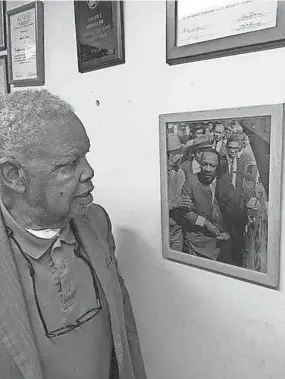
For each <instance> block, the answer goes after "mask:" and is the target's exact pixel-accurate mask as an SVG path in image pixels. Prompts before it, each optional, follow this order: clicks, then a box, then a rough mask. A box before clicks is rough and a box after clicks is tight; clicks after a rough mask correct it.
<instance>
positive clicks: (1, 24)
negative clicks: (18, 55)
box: [0, 1, 6, 50]
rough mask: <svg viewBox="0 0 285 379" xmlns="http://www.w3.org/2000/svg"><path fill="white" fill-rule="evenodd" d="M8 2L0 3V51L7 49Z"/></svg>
mask: <svg viewBox="0 0 285 379" xmlns="http://www.w3.org/2000/svg"><path fill="white" fill-rule="evenodd" d="M5 10H6V2H5V1H0V50H5V49H6V22H5V21H6V19H5Z"/></svg>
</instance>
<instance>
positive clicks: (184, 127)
mask: <svg viewBox="0 0 285 379" xmlns="http://www.w3.org/2000/svg"><path fill="white" fill-rule="evenodd" d="M179 130H180V132H181V134H186V126H180V127H179Z"/></svg>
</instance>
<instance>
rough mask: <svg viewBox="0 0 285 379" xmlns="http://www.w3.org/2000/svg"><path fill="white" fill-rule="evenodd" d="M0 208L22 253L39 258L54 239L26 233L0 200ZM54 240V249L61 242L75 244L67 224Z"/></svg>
mask: <svg viewBox="0 0 285 379" xmlns="http://www.w3.org/2000/svg"><path fill="white" fill-rule="evenodd" d="M0 208H1V211H2V214H3V218H4V221H5V225H6V226H8V227H9V228H10V229H12V231H13V233H14V237H15V238H16V240H17V241H18V243H19V244H20V246H21V248H22V249H23V250H24V252H25V253H26V254H28V255H29V256H30V257H32V258H34V259H39V258H41V257H42V256H43V255H44V253H45V252H46V251H47V249H48V248H49V247H50V245H51V243H52V242H53V241H54V239H55V238H54V237H53V238H40V237H37V236H35V235H33V234H32V233H30V232H28V230H27V229H25V228H24V227H23V226H21V225H20V224H18V223H17V221H16V220H15V219H14V218H13V216H12V215H11V214H10V212H9V211H8V210H7V208H6V207H5V206H4V204H3V203H2V201H1V200H0ZM56 239H57V241H56V242H55V243H54V245H53V247H54V248H55V247H60V246H61V242H64V243H66V244H69V245H72V244H74V243H75V238H74V235H73V232H72V230H71V228H70V224H69V223H67V225H66V226H64V227H63V228H62V229H61V230H60V232H59V235H58V236H57V237H56Z"/></svg>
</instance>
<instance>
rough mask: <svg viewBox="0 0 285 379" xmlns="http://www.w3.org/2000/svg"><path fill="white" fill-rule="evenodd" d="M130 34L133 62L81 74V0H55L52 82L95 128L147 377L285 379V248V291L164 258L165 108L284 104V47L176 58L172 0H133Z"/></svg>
mask: <svg viewBox="0 0 285 379" xmlns="http://www.w3.org/2000/svg"><path fill="white" fill-rule="evenodd" d="M125 36H126V41H125V42H126V43H125V45H126V46H125V47H126V64H124V65H120V66H116V67H111V68H107V69H104V70H99V71H93V72H90V73H85V74H79V73H78V71H77V56H76V43H75V26H74V12H73V2H71V1H66V2H58V1H56V2H48V1H45V62H46V87H47V88H48V89H49V90H51V91H52V92H53V93H56V94H59V95H61V96H62V97H64V98H65V99H66V100H68V101H70V102H71V103H72V104H73V105H74V106H75V107H76V109H77V111H78V113H79V115H80V116H81V118H82V120H83V121H84V123H85V125H86V128H87V130H88V133H89V135H90V139H91V143H92V150H91V153H90V157H89V159H90V161H91V163H92V164H93V166H94V168H95V180H94V184H95V191H94V195H95V198H96V201H98V202H100V203H101V204H103V205H104V206H105V207H106V209H107V210H108V212H109V213H110V216H111V218H112V220H113V225H114V232H115V237H116V240H117V245H118V257H119V265H120V268H121V271H122V274H123V276H124V277H125V280H126V284H127V287H128V289H129V291H130V294H131V299H132V303H133V307H134V311H135V315H136V320H137V324H138V330H139V334H140V340H141V346H142V352H143V356H144V360H145V364H146V370H147V374H148V378H149V379H186V378H187V379H188V378H189V379H192V378H193V379H270V378H271V379H284V375H285V359H284V351H285V298H284V293H283V290H284V285H285V277H284V275H283V273H284V269H285V267H284V266H285V261H284V258H283V257H282V258H281V273H282V276H281V291H280V292H278V291H273V290H268V289H265V288H262V287H259V286H256V285H252V284H249V283H244V282H241V281H238V280H234V279H231V278H228V277H224V276H221V275H218V274H213V273H209V272H206V271H202V270H199V269H196V268H192V267H188V266H183V265H179V264H176V263H172V262H170V261H167V260H164V259H163V258H162V250H161V235H160V232H161V230H160V173H159V139H158V135H159V133H158V115H159V114H160V113H170V112H180V111H196V110H202V109H213V108H226V107H239V106H250V105H259V104H271V103H282V102H285V75H284V67H285V49H284V48H282V49H275V50H270V51H263V52H257V53H251V54H246V55H238V56H231V57H226V58H220V59H215V60H208V61H201V62H194V63H188V64H184V65H178V66H173V67H170V66H168V65H167V64H166V63H165V2H164V1H158V2H155V1H145V2H140V1H126V2H125ZM96 99H98V100H99V101H100V106H96V103H95V101H96ZM283 209H284V208H283ZM283 213H284V212H283ZM282 231H283V236H284V235H285V234H284V232H285V228H284V226H283V228H282ZM282 246H284V238H283V239H282ZM282 250H283V249H281V251H282Z"/></svg>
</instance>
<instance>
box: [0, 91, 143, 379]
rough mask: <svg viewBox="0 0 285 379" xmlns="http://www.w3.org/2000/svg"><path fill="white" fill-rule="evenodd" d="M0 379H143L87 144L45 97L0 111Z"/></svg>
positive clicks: (14, 97) (28, 95) (30, 97)
mask: <svg viewBox="0 0 285 379" xmlns="http://www.w3.org/2000/svg"><path fill="white" fill-rule="evenodd" d="M0 121H1V122H0V137H1V138H0V144H1V148H0V152H1V158H0V180H1V187H0V189H1V205H0V206H1V213H0V233H1V239H0V270H1V272H0V288H1V290H0V299H1V300H0V304H1V307H0V377H1V378H3V379H4V378H5V379H8V378H9V379H43V378H44V379H79V378H80V379H105V378H106V379H107V378H120V379H134V378H142V379H143V378H145V377H146V376H145V373H144V367H143V363H142V360H141V354H140V348H139V343H138V337H137V333H136V328H135V322H134V318H133V314H132V310H131V306H130V302H129V297H128V294H127V291H126V288H125V286H124V284H123V280H122V278H121V277H120V276H119V274H118V271H117V263H116V258H115V255H114V249H115V244H114V239H113V236H112V231H111V223H110V220H109V217H108V215H107V213H106V212H105V210H104V209H103V208H102V207H100V206H99V205H95V204H92V194H91V192H92V190H93V185H92V182H91V179H92V177H93V170H92V168H91V167H90V165H89V163H88V162H87V160H86V153H87V152H88V151H89V148H90V143H89V139H88V137H87V134H86V131H85V129H84V127H83V125H82V123H81V122H80V120H79V119H78V118H77V117H76V115H75V114H74V112H73V110H72V108H71V107H70V106H69V105H68V104H67V103H65V102H64V101H62V100H60V99H59V98H58V97H56V96H53V95H51V94H50V93H49V92H47V91H19V92H13V93H12V94H10V95H7V96H6V97H3V98H2V99H1V106H0Z"/></svg>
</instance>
